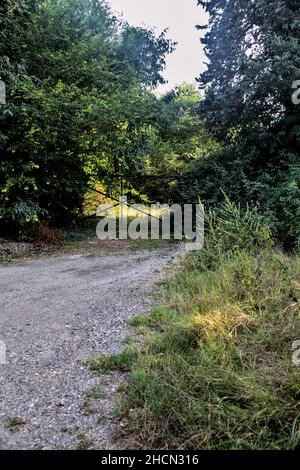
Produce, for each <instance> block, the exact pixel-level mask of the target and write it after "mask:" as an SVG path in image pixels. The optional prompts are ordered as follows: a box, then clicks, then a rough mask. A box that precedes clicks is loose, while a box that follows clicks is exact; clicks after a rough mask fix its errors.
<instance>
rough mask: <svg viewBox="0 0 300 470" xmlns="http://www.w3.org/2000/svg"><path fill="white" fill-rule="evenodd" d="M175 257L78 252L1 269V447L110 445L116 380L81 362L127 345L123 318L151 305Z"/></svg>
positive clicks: (168, 253) (165, 251)
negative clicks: (3, 361) (96, 373)
mask: <svg viewBox="0 0 300 470" xmlns="http://www.w3.org/2000/svg"><path fill="white" fill-rule="evenodd" d="M174 254H175V253H174V249H173V250H170V249H163V250H160V251H148V252H145V251H143V252H137V253H131V252H130V253H128V252H126V253H124V254H121V255H120V254H112V255H109V256H106V255H100V256H99V255H98V256H95V255H90V256H88V255H84V254H75V255H69V256H60V257H50V258H47V259H38V260H31V261H26V262H21V263H18V264H15V265H11V266H1V267H0V341H2V342H5V345H6V364H3V365H0V448H2V449H3V448H4V449H8V448H18V449H75V448H89V447H90V448H97V449H101V448H111V447H112V446H113V445H114V444H113V442H112V441H111V429H112V427H113V424H114V419H115V418H114V413H113V407H114V401H115V395H116V389H117V387H118V383H119V381H118V379H117V378H116V377H115V376H111V377H109V376H108V377H107V378H103V379H99V377H96V376H94V375H93V374H92V373H91V372H90V371H89V369H88V368H87V366H85V365H84V364H83V363H82V361H84V360H85V359H88V358H90V357H91V356H93V355H98V354H110V353H113V352H115V351H118V350H120V349H121V348H122V346H123V340H124V338H125V337H126V336H127V335H128V333H129V332H130V330H129V327H128V326H127V325H126V319H127V318H130V317H132V316H134V315H136V314H138V313H140V312H142V311H145V310H146V309H147V308H149V307H150V305H151V303H153V293H152V291H153V286H154V283H155V281H156V280H157V279H158V278H159V276H160V275H161V273H162V270H163V268H164V267H165V265H166V264H167V263H168V261H169V260H170V259H171V258H172V257H173V256H174ZM101 380H102V382H101ZM91 390H92V392H91Z"/></svg>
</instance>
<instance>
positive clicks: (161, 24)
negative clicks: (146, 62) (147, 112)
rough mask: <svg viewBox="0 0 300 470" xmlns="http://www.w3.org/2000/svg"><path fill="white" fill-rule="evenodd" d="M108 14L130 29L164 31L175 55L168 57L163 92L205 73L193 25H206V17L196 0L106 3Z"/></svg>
mask: <svg viewBox="0 0 300 470" xmlns="http://www.w3.org/2000/svg"><path fill="white" fill-rule="evenodd" d="M108 3H110V4H111V7H112V10H113V11H115V12H118V13H121V14H123V18H124V20H126V21H127V22H128V23H129V24H131V25H133V26H148V27H149V26H150V27H154V28H155V29H156V30H157V32H161V31H162V30H163V29H165V28H168V29H169V33H168V37H169V38H170V39H172V40H174V41H176V42H178V44H177V46H176V51H175V52H173V53H172V54H171V55H169V57H168V59H167V68H166V71H165V73H164V78H165V80H167V81H168V84H166V85H163V86H160V87H159V89H158V91H159V92H165V91H168V90H171V89H172V88H174V86H176V85H178V84H180V83H182V82H188V83H194V82H195V77H198V76H199V75H200V73H201V72H202V71H203V70H205V65H204V61H205V54H204V51H203V48H202V46H201V44H200V35H201V33H202V32H201V31H198V30H197V29H196V28H195V26H196V24H206V23H207V16H206V14H205V12H204V11H203V9H202V8H201V7H199V6H197V1H196V0H108Z"/></svg>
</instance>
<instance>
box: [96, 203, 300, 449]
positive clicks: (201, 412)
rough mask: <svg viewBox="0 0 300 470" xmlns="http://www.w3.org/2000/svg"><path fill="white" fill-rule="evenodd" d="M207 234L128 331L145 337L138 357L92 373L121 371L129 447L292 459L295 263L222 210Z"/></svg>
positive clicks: (254, 219)
mask: <svg viewBox="0 0 300 470" xmlns="http://www.w3.org/2000/svg"><path fill="white" fill-rule="evenodd" d="M208 227H209V228H208V232H207V235H206V238H207V244H206V248H205V250H203V251H202V252H199V253H195V254H193V255H192V256H190V257H189V258H187V259H186V260H185V262H184V264H183V266H182V267H181V268H180V269H179V270H178V272H177V274H176V276H175V277H172V278H170V279H168V280H167V281H166V286H165V289H164V292H163V296H164V305H162V306H161V307H159V308H157V309H155V310H154V311H153V312H152V313H151V314H150V315H146V316H140V317H137V318H135V319H134V320H133V321H132V322H131V323H132V324H133V325H134V326H136V327H137V328H139V329H140V330H141V331H142V332H143V334H144V343H143V346H142V348H141V350H140V351H139V353H137V350H136V349H135V348H134V349H133V350H132V351H131V353H130V352H129V350H128V349H127V350H126V352H125V353H124V352H122V353H121V354H120V355H117V356H113V358H110V360H109V361H108V360H107V359H103V358H99V359H98V361H97V360H94V362H93V364H92V366H93V368H94V369H97V370H99V371H100V372H101V371H102V370H103V366H105V367H104V369H107V365H108V364H109V363H111V364H112V365H113V366H114V367H116V364H118V365H119V366H120V368H121V369H122V367H121V366H122V364H123V362H124V363H125V362H126V368H124V367H123V370H125V369H126V370H130V373H129V382H128V386H127V387H126V389H125V390H123V395H122V399H121V405H120V421H121V423H122V426H120V429H122V430H123V434H124V433H125V435H126V436H131V442H132V438H133V439H134V443H135V444H134V445H135V447H138V448H148V449H149V448H155V449H167V448H178V449H295V448H296V447H297V446H299V443H300V427H299V423H300V407H299V399H300V369H299V368H297V367H296V366H294V365H293V364H292V352H291V346H292V342H293V341H294V340H295V339H300V331H299V330H297V319H299V290H300V275H299V272H300V269H299V268H300V258H299V256H287V255H286V254H284V253H283V252H281V251H280V250H279V249H275V248H274V246H273V245H274V244H273V242H272V239H271V237H270V234H269V231H268V229H267V228H266V227H265V226H263V224H262V223H261V221H260V220H259V219H258V216H257V215H256V214H255V213H253V212H251V211H250V210H248V211H246V212H244V213H242V211H241V210H240V208H239V207H237V206H235V205H234V204H231V203H230V202H229V201H227V203H226V205H225V206H224V207H223V208H222V210H221V211H220V213H219V214H218V215H216V214H210V216H209V221H208ZM128 358H129V359H130V360H128ZM123 359H124V361H123ZM124 430H125V431H124Z"/></svg>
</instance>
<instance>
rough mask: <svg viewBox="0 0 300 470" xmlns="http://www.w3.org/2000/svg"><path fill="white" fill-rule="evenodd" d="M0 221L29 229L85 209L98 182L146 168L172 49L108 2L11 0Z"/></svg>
mask: <svg viewBox="0 0 300 470" xmlns="http://www.w3.org/2000/svg"><path fill="white" fill-rule="evenodd" d="M0 23H1V33H0V35H1V38H0V39H1V46H0V47H1V54H0V77H1V79H2V80H3V81H4V82H5V83H6V86H7V105H6V106H5V107H4V106H2V107H1V110H0V112H1V116H0V117H1V130H0V152H1V160H0V217H1V220H2V224H3V223H8V224H11V223H12V222H14V225H15V226H18V227H22V226H24V225H25V224H26V223H28V222H31V221H36V220H38V219H39V218H41V217H43V218H45V217H46V218H48V219H50V220H52V221H55V222H57V223H62V222H63V221H66V220H67V219H68V218H69V217H70V216H71V215H73V214H74V213H75V214H76V212H77V213H78V211H80V209H81V206H82V201H83V197H84V194H85V192H86V189H87V188H88V186H89V185H90V184H92V183H93V178H94V179H95V180H98V179H99V178H101V179H102V180H103V181H105V182H106V184H107V185H109V186H110V187H111V188H109V190H112V187H113V186H114V185H115V184H116V182H115V176H116V173H118V172H121V171H122V173H123V174H124V175H125V177H126V174H127V173H129V174H132V173H134V174H136V173H137V172H138V171H140V169H141V167H143V166H145V165H144V163H143V161H144V154H145V148H146V147H147V145H146V144H147V142H148V141H149V129H148V127H149V126H150V125H151V124H152V123H153V121H155V115H156V113H157V103H156V101H157V100H156V98H155V96H154V95H153V94H152V93H150V91H151V89H152V88H153V87H154V86H156V85H157V84H159V83H162V82H163V78H162V75H161V72H162V70H163V68H164V65H165V55H166V54H167V53H169V52H171V51H172V49H173V46H174V45H173V43H172V42H170V41H169V40H168V39H167V38H166V33H165V32H163V33H162V34H161V35H160V36H159V37H156V36H155V35H154V33H153V31H151V30H147V29H142V28H133V27H131V26H129V25H128V24H126V23H123V22H121V21H119V20H118V19H116V18H115V17H114V16H113V15H112V14H111V12H110V10H109V8H108V6H107V5H106V3H105V2H104V1H96V0H74V1H72V2H70V1H68V0H42V1H36V0H30V1H26V2H25V1H24V2H23V1H22V0H8V1H6V2H4V3H2V6H1V10H0Z"/></svg>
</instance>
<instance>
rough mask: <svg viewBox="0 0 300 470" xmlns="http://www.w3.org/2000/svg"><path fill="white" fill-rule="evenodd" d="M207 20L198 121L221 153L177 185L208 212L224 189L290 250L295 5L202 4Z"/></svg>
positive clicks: (299, 201) (291, 1)
mask: <svg viewBox="0 0 300 470" xmlns="http://www.w3.org/2000/svg"><path fill="white" fill-rule="evenodd" d="M198 3H199V5H201V6H202V7H204V9H205V10H206V11H207V12H208V13H209V18H210V20H209V25H208V28H207V26H204V27H203V26H200V27H199V28H200V29H202V28H204V29H207V32H206V34H205V37H204V39H203V40H202V42H203V44H204V47H205V52H206V54H207V56H208V67H207V71H205V72H204V73H203V74H202V75H201V77H200V79H199V84H200V87H201V88H203V89H204V90H205V99H204V100H203V101H202V102H201V103H200V116H201V118H202V119H203V120H204V122H205V124H206V126H207V128H208V129H209V130H210V131H211V132H212V133H213V135H215V137H216V138H217V139H218V140H219V142H220V144H221V145H222V149H221V150H218V152H217V153H215V154H213V155H212V156H211V157H210V158H209V159H208V160H205V161H204V160H199V161H197V162H196V164H195V165H193V167H190V168H188V170H187V174H186V176H185V177H184V178H183V180H182V181H181V183H180V187H181V189H182V191H184V188H185V182H186V181H189V185H190V188H192V191H188V192H186V193H185V197H189V198H194V199H195V198H196V197H198V195H200V196H201V198H202V199H203V200H206V201H207V203H208V204H209V205H217V204H218V203H219V202H220V200H222V192H221V188H222V189H223V190H224V191H225V192H226V193H227V194H228V196H230V197H231V198H232V199H235V200H237V201H239V202H241V203H243V204H245V203H247V202H248V203H249V202H250V203H254V204H256V205H258V207H259V210H260V211H261V212H263V213H264V214H265V215H266V216H267V218H268V221H269V222H270V224H271V225H272V227H273V228H274V230H275V231H276V232H277V235H278V236H279V237H280V238H281V240H282V241H284V242H285V243H287V244H289V243H291V242H292V241H293V240H295V239H297V237H299V235H300V224H299V219H300V218H299V215H300V171H299V169H300V167H299V151H300V131H299V123H300V108H299V106H298V107H297V106H296V105H295V104H293V102H292V100H291V95H292V93H293V90H292V83H293V81H295V80H297V79H299V63H300V11H299V2H298V1H296V0H273V1H269V0H251V1H248V0H247V1H246V0H214V1H206V0H204V1H200V0H199V2H198Z"/></svg>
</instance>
